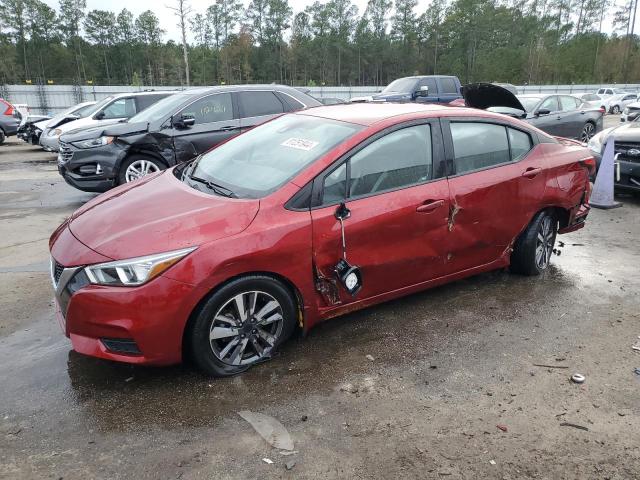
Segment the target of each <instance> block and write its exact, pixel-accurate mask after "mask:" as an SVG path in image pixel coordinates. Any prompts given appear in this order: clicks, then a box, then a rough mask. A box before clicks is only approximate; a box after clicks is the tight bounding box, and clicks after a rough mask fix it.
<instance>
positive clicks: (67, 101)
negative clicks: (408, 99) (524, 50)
mask: <svg viewBox="0 0 640 480" xmlns="http://www.w3.org/2000/svg"><path fill="white" fill-rule="evenodd" d="M614 86H615V87H616V88H620V89H623V90H627V91H629V92H640V84H637V83H634V84H624V85H623V84H619V85H614ZM601 87H611V85H526V86H517V87H516V88H517V89H518V92H519V93H584V92H595V91H596V90H597V89H598V88H601ZM151 88H153V89H154V90H176V89H178V90H182V89H183V87H131V86H126V85H123V86H98V85H96V86H83V87H78V86H74V85H44V86H39V85H0V97H3V98H6V99H7V100H9V101H10V102H12V103H18V104H27V105H29V107H30V109H31V112H32V113H35V114H48V115H55V114H56V113H58V112H60V111H61V110H63V109H65V108H67V107H70V106H71V105H75V104H76V103H80V102H84V101H89V100H96V101H98V100H101V99H102V98H104V97H107V96H109V95H113V94H116V93H123V92H134V91H142V90H148V89H151ZM300 88H308V89H309V90H310V92H311V95H313V96H315V97H318V98H326V97H334V98H341V99H343V100H348V99H350V98H352V97H360V96H367V95H372V94H374V93H376V92H378V91H380V90H381V88H382V87H372V86H370V87H300Z"/></svg>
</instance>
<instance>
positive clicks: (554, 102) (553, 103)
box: [538, 97, 558, 112]
mask: <svg viewBox="0 0 640 480" xmlns="http://www.w3.org/2000/svg"><path fill="white" fill-rule="evenodd" d="M538 110H549V111H550V112H557V111H558V97H549V98H547V99H546V100H545V101H544V102H542V104H541V105H540V107H539V108H538Z"/></svg>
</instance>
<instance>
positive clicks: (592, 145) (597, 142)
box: [587, 132, 602, 153]
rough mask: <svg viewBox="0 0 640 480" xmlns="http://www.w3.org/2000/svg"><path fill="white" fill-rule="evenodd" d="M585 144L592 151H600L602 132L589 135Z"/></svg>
mask: <svg viewBox="0 0 640 480" xmlns="http://www.w3.org/2000/svg"><path fill="white" fill-rule="evenodd" d="M587 146H588V147H589V150H591V151H593V152H596V153H602V132H601V133H598V134H597V135H594V136H593V137H591V140H589V143H587Z"/></svg>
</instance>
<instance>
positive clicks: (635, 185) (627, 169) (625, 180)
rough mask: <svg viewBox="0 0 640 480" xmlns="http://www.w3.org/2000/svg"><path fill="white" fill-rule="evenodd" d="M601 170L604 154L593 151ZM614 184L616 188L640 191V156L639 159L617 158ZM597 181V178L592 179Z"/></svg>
mask: <svg viewBox="0 0 640 480" xmlns="http://www.w3.org/2000/svg"><path fill="white" fill-rule="evenodd" d="M591 154H592V155H593V157H594V158H595V159H596V165H597V168H598V170H600V162H602V155H601V154H599V153H595V152H593V151H591ZM613 179H614V180H613V185H614V187H615V189H616V190H620V191H623V190H627V191H640V158H638V160H637V161H633V162H632V161H627V160H616V164H615V166H614V172H613ZM592 180H594V181H595V179H592Z"/></svg>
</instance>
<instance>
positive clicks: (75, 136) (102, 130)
mask: <svg viewBox="0 0 640 480" xmlns="http://www.w3.org/2000/svg"><path fill="white" fill-rule="evenodd" d="M148 130H149V124H148V123H147V122H138V123H129V122H108V123H100V124H99V125H95V126H91V127H88V128H80V129H77V130H72V131H70V132H67V133H65V135H64V141H65V142H80V141H82V140H90V139H92V138H100V137H102V136H103V135H108V136H111V137H121V136H124V135H133V134H135V133H144V132H146V131H148Z"/></svg>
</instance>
